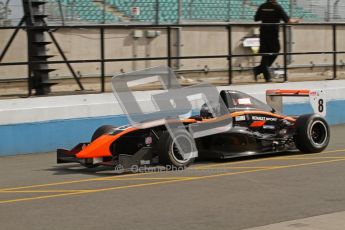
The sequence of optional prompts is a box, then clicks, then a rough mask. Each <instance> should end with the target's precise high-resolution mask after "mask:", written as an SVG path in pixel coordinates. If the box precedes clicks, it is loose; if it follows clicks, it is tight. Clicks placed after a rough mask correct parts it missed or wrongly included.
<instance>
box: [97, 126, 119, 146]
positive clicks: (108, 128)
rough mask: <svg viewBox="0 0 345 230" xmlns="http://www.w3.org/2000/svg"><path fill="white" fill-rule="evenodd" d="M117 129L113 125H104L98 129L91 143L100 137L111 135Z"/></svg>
mask: <svg viewBox="0 0 345 230" xmlns="http://www.w3.org/2000/svg"><path fill="white" fill-rule="evenodd" d="M116 128H117V127H116V126H113V125H103V126H101V127H99V128H98V129H96V131H95V132H94V133H93V135H92V137H91V142H92V141H94V140H96V139H97V138H99V137H100V136H102V135H104V134H107V133H111V132H112V131H114V130H115V129H116Z"/></svg>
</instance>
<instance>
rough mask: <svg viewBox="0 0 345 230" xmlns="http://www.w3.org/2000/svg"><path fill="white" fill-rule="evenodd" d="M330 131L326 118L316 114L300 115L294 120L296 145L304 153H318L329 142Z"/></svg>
mask: <svg viewBox="0 0 345 230" xmlns="http://www.w3.org/2000/svg"><path fill="white" fill-rule="evenodd" d="M329 140H330V131H329V126H328V124H327V122H326V120H325V119H324V118H323V117H321V116H320V115H317V114H307V115H302V116H300V117H298V118H297V120H296V135H295V144H296V147H297V148H298V149H299V150H300V151H301V152H304V153H319V152H321V151H323V150H324V149H325V148H326V147H327V146H328V143H329Z"/></svg>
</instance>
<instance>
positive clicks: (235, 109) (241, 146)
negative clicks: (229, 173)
mask: <svg viewBox="0 0 345 230" xmlns="http://www.w3.org/2000/svg"><path fill="white" fill-rule="evenodd" d="M286 96H302V97H309V98H310V101H311V105H312V108H313V109H314V113H313V114H305V115H300V116H286V115H282V114H281V112H280V111H281V109H282V98H283V97H286ZM219 100H221V101H222V102H224V104H225V105H226V108H227V112H226V115H225V116H226V117H227V118H230V119H232V125H231V129H229V130H227V131H225V132H221V133H217V134H214V135H209V136H203V137H199V138H194V139H193V137H192V135H191V134H190V132H189V129H188V127H190V125H193V124H203V123H210V122H214V121H217V119H218V120H219V119H224V116H223V117H213V115H212V113H211V110H212V108H210V106H208V105H206V104H204V105H203V106H202V107H201V109H200V112H199V114H196V115H194V116H191V117H189V118H188V119H184V120H182V123H183V125H184V126H185V129H179V130H177V131H176V132H177V133H175V136H174V137H172V136H171V133H170V132H168V130H167V128H166V126H165V125H164V124H160V123H158V124H157V125H155V126H152V125H151V126H150V127H149V128H141V129H140V128H138V127H134V126H131V125H125V126H122V127H115V126H113V125H104V126H101V127H99V128H98V129H97V130H96V131H95V132H94V134H93V135H92V137H91V141H90V142H88V143H80V144H78V145H77V146H75V147H74V148H73V149H71V150H66V149H58V150H57V163H58V164H60V163H71V162H78V163H80V164H82V165H83V166H85V167H88V168H92V167H97V166H99V165H106V166H112V167H114V168H118V167H121V168H123V169H129V168H131V167H133V166H136V167H142V166H156V165H163V166H166V167H170V168H172V167H178V168H181V167H182V168H184V167H187V166H188V165H190V164H191V163H193V161H194V160H195V157H184V155H183V154H181V145H182V148H184V149H187V151H188V149H190V146H188V145H190V143H192V142H194V143H195V144H196V147H197V150H198V158H208V159H210V158H213V159H228V158H234V157H243V156H253V155H260V154H271V153H278V152H288V151H296V150H299V151H301V152H303V153H318V152H321V151H323V150H324V149H325V148H326V147H327V145H328V143H329V140H330V129H329V125H328V124H327V122H326V120H325V119H324V118H323V116H324V115H325V112H326V108H325V106H326V101H325V99H324V98H323V96H322V91H311V90H268V91H267V92H266V101H267V104H266V103H263V102H262V101H260V100H258V99H256V98H254V97H252V96H250V95H248V94H245V93H243V92H239V91H235V90H222V91H221V92H220V94H219ZM177 143H178V144H179V146H177Z"/></svg>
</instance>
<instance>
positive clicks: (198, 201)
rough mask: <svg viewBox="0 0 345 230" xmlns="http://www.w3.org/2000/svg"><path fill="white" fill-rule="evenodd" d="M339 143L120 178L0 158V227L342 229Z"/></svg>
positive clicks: (344, 192)
mask: <svg viewBox="0 0 345 230" xmlns="http://www.w3.org/2000/svg"><path fill="white" fill-rule="evenodd" d="M344 138H345V126H334V127H332V138H331V143H330V146H329V148H328V149H327V150H326V151H324V152H323V153H320V154H313V155H303V154H300V153H298V154H290V155H286V154H282V155H279V156H266V157H260V158H245V159H238V160H232V161H221V162H200V163H198V164H195V165H193V166H192V167H190V168H188V169H187V170H184V171H179V172H149V173H137V174H126V175H115V174H114V172H113V171H112V170H109V169H107V168H97V169H84V168H82V167H80V166H79V165H75V164H73V165H68V166H57V165H56V164H55V154H54V153H47V154H35V155H22V156H12V157H1V158H0V168H1V174H0V229H1V230H3V229H4V230H5V229H6V230H7V229H11V230H16V229H25V230H28V229H35V230H36V229H44V230H46V229H64V230H68V229H73V230H74V229H111V230H113V229H150V230H151V229H208V230H209V229H227V230H229V229H231V230H232V229H247V228H252V229H260V230H265V229H267V230H268V229H309V230H310V229H344V228H345V227H344V221H343V222H342V223H341V222H339V221H340V219H341V220H344V216H345V215H344V214H343V212H344V211H345V141H344V140H345V139H344ZM325 214H328V215H325ZM320 215H322V216H320ZM316 216H318V217H316ZM319 216H320V217H319ZM310 217H311V218H310ZM313 217H315V219H313ZM305 218H306V219H305ZM294 220H300V221H299V222H298V223H294V222H293V221H294ZM285 221H289V222H286V223H287V224H286V226H288V227H286V226H285V227H286V228H283V227H281V226H280V227H278V226H276V225H270V224H274V223H279V222H285ZM291 221H292V222H291ZM316 223H317V226H318V227H317V228H316V227H315V226H314V227H311V226H312V224H316ZM266 225H270V226H267V227H265V226H266ZM259 226H264V227H260V228H256V227H259ZM320 226H326V227H320Z"/></svg>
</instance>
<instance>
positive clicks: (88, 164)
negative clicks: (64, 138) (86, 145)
mask: <svg viewBox="0 0 345 230" xmlns="http://www.w3.org/2000/svg"><path fill="white" fill-rule="evenodd" d="M116 128H117V127H116V126H113V125H103V126H101V127H99V128H98V129H96V131H95V132H94V133H93V135H92V137H91V142H92V141H94V140H96V139H97V138H99V137H100V136H102V135H104V134H107V133H111V132H112V131H114V129H116ZM82 165H83V166H84V167H86V168H96V167H98V165H97V164H93V163H92V162H85V163H83V164H82Z"/></svg>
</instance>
